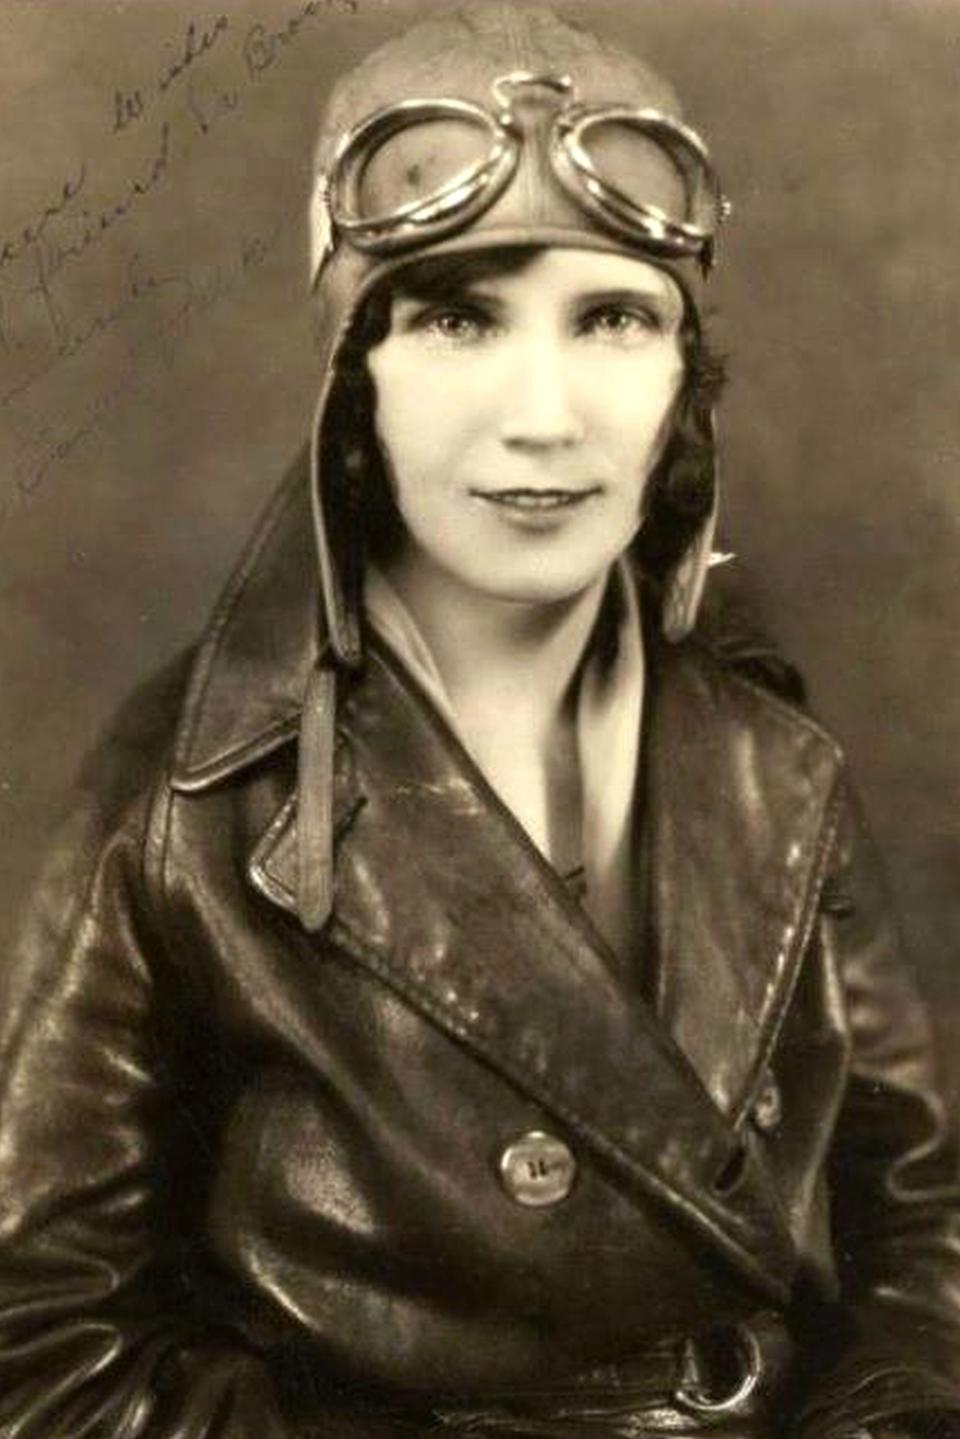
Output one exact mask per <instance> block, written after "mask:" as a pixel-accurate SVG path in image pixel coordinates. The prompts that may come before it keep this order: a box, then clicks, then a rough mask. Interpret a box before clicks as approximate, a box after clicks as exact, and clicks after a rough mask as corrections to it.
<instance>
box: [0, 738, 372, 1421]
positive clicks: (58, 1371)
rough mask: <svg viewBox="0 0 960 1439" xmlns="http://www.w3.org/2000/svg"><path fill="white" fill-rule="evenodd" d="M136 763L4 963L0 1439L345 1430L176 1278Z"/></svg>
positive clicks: (174, 1116)
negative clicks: (283, 1387)
mask: <svg viewBox="0 0 960 1439" xmlns="http://www.w3.org/2000/svg"><path fill="white" fill-rule="evenodd" d="M140 763H141V761H140V757H139V755H138V753H137V752H136V751H135V750H134V749H125V748H124V747H123V745H122V744H121V745H119V747H118V748H115V750H114V753H113V757H112V773H113V774H114V776H115V777H116V776H117V775H120V776H123V778H122V780H121V782H120V783H119V784H118V783H115V782H114V780H106V781H104V780H103V777H102V776H101V777H100V778H98V779H97V781H96V784H95V790H94V791H91V793H90V795H89V797H88V802H87V803H85V804H84V805H83V806H82V809H81V810H80V811H79V812H78V818H76V819H75V820H73V821H71V823H70V825H69V826H67V828H66V830H65V832H64V835H63V837H62V840H61V843H60V845H59V846H58V847H57V848H56V849H55V851H54V853H53V857H52V860H51V863H50V865H49V866H48V869H47V871H46V873H45V875H44V877H43V880H42V883H41V884H40V885H39V886H38V891H37V894H38V897H37V899H36V901H35V902H34V904H33V905H32V907H31V909H30V911H29V914H28V917H27V922H26V924H25V925H24V928H23V937H22V941H21V943H20V945H19V947H18V949H17V951H16V953H15V954H14V955H13V956H12V957H8V962H7V964H6V965H5V966H4V972H3V980H4V990H5V994H4V999H5V1005H4V1010H5V1012H4V1013H3V1021H2V1049H0V1195H2V1202H0V1436H2V1439H294V1436H295V1439H306V1436H312V1435H314V1434H320V1433H322V1434H323V1435H324V1439H341V1436H343V1439H346V1436H347V1435H353V1436H355V1434H356V1432H357V1431H356V1429H355V1428H354V1425H355V1423H356V1421H351V1420H350V1419H349V1416H347V1415H343V1416H342V1417H338V1416H336V1415H335V1414H333V1413H330V1414H328V1415H323V1414H322V1413H321V1414H320V1415H319V1416H318V1415H311V1416H309V1418H305V1419H300V1418H299V1417H295V1416H291V1414H290V1413H289V1412H285V1411H284V1409H283V1408H282V1406H281V1403H280V1401H279V1399H278V1395H277V1393H276V1392H275V1389H274V1386H273V1383H272V1380H271V1373H272V1365H271V1362H270V1356H269V1355H263V1354H260V1353H258V1352H257V1351H256V1350H255V1348H254V1347H253V1345H252V1344H250V1343H248V1342H247V1341H246V1340H245V1339H244V1337H243V1336H242V1335H241V1334H240V1333H238V1332H236V1331H235V1330H234V1329H233V1328H232V1326H231V1325H230V1324H229V1322H228V1323H226V1324H224V1325H223V1326H222V1327H221V1326H219V1325H214V1324H212V1323H211V1322H210V1320H209V1319H208V1318H203V1317H202V1316H200V1315H199V1314H198V1313H197V1311H196V1309H195V1308H194V1307H192V1306H191V1298H190V1293H189V1286H188V1285H187V1284H186V1283H185V1282H184V1280H183V1277H182V1271H183V1265H182V1264H181V1263H180V1262H179V1261H178V1254H179V1255H180V1256H181V1257H182V1255H183V1250H182V1249H179V1250H178V1240H177V1235H176V1226H175V1224H174V1223H173V1222H172V1217H173V1216H174V1214H175V1213H176V1210H177V1200H178V1195H179V1194H180V1192H181V1191H183V1190H186V1191H191V1189H192V1185H191V1182H190V1175H189V1173H188V1171H187V1168H186V1167H185V1165H184V1159H185V1160H186V1165H189V1161H190V1146H189V1144H186V1145H185V1144H184V1143H183V1138H182V1136H180V1135H179V1134H178V1129H179V1126H178V1118H179V1115H178V1112H177V1107H176V1104H175V1102H174V1095H175V1081H174V1077H173V1075H172V1073H171V1068H172V1067H171V1053H172V1051H173V1049H174V1048H175V1045H176V1033H175V1029H176V1017H175V1014H174V1013H172V1011H171V1010H170V1007H169V1005H166V1006H165V1004H164V1001H163V995H162V982H161V980H160V979H159V978H158V974H159V971H160V970H161V968H162V966H161V965H160V963H159V961H158V955H159V945H160V938H159V935H158V931H157V925H156V921H155V918H154V916H153V914H152V913H151V906H150V903H149V901H148V898H147V895H148V891H149V885H148V883H147V880H146V877H145V854H146V863H149V852H148V851H149V846H146V848H145V844H144V836H145V835H146V834H147V833H148V826H147V824H146V815H147V812H148V809H149V805H148V803H147V802H146V801H140V800H133V801H129V802H128V801H127V800H126V799H123V798H122V797H121V798H118V795H117V793H116V792H115V791H116V790H117V789H118V788H124V787H128V781H129V778H130V775H131V773H132V772H133V771H135V770H136V769H137V768H138V767H139V765H140ZM111 790H112V791H114V792H113V793H107V792H109V791H111ZM105 807H106V808H108V809H111V810H112V811H113V813H112V816H111V819H110V822H109V823H107V822H106V821H105V820H104V818H103V812H104V809H105ZM165 1015H166V1017H165ZM178 1156H179V1158H178ZM321 1420H322V1423H321ZM375 1427H376V1426H375V1425H372V1424H371V1425H367V1424H364V1425H363V1426H362V1432H363V1435H364V1439H371V1436H372V1434H373V1432H374V1429H375Z"/></svg>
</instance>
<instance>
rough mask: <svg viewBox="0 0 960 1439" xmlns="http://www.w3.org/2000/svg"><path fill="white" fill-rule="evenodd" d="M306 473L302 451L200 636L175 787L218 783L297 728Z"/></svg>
mask: <svg viewBox="0 0 960 1439" xmlns="http://www.w3.org/2000/svg"><path fill="white" fill-rule="evenodd" d="M307 470H308V467H307V457H306V453H305V452H304V453H302V454H301V455H300V456H299V457H298V459H297V461H296V463H295V464H294V466H293V467H292V469H291V471H290V473H289V474H288V476H287V478H286V480H285V481H284V484H283V485H282V486H281V488H280V490H279V491H278V492H277V494H276V495H275V496H274V498H273V500H272V501H271V503H270V505H269V506H268V508H267V510H266V512H265V514H264V516H263V519H262V520H261V523H260V524H259V526H258V527H257V529H256V531H255V533H254V535H253V538H252V540H251V542H250V544H249V546H248V547H247V550H246V552H245V553H244V555H243V557H242V559H241V561H240V564H239V565H238V567H237V569H236V571H235V573H234V575H233V577H232V579H231V580H230V582H229V584H228V585H227V587H226V589H225V590H224V593H223V595H222V597H221V599H220V602H219V604H218V605H217V608H216V610H215V611H214V614H213V617H212V619H211V622H210V624H209V626H208V628H207V631H206V633H205V635H204V637H203V640H202V641H201V644H200V647H199V649H198V651H197V657H196V660H195V662H194V667H193V672H192V676H191V680H190V685H189V688H188V690H187V696H186V701H185V703H184V707H183V712H182V717H181V722H180V728H179V733H178V735H177V741H176V748H175V751H174V760H173V785H174V788H176V789H179V790H182V791H186V792H190V791H194V790H201V789H205V788H206V787H207V786H209V785H211V784H216V783H217V782H218V781H220V780H223V779H227V778H229V777H230V775H232V774H234V773H235V772H236V771H237V770H239V769H242V768H243V767H244V766H246V765H248V764H251V763H253V762H254V761H255V760H257V759H260V758H261V757H262V756H264V755H266V754H269V753H270V751H271V750H274V749H276V748H277V746H278V745H281V744H283V743H284V742H285V741H286V740H289V739H291V738H293V737H294V736H295V735H296V733H297V727H298V724H299V717H300V709H301V706H302V703H303V695H304V691H305V689H306V684H307V678H308V676H309V674H310V671H311V669H312V668H313V666H314V664H315V662H316V659H317V653H318V644H317V636H318V632H319V631H318V624H317V617H318V613H319V598H318V592H317V582H316V573H317V565H316V559H315V552H314V547H313V528H312V520H311V517H310V507H309V494H308V489H307Z"/></svg>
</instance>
